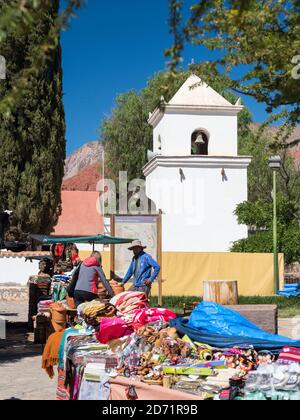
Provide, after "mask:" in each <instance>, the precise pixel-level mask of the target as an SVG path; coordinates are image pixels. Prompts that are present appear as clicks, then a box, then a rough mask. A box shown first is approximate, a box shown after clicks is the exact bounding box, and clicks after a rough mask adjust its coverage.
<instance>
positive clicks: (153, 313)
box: [132, 308, 176, 330]
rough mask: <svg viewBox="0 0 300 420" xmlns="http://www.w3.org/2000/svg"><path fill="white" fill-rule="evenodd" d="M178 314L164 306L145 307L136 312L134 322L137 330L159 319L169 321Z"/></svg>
mask: <svg viewBox="0 0 300 420" xmlns="http://www.w3.org/2000/svg"><path fill="white" fill-rule="evenodd" d="M175 318H176V314H175V313H174V312H172V311H169V310H168V309H163V308H144V309H139V310H137V311H135V312H134V316H133V318H132V324H133V327H134V329H135V330H138V329H139V328H140V327H143V326H144V325H146V324H151V323H153V322H157V321H163V322H168V321H169V320H170V319H175Z"/></svg>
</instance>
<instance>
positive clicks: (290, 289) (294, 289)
mask: <svg viewBox="0 0 300 420" xmlns="http://www.w3.org/2000/svg"><path fill="white" fill-rule="evenodd" d="M277 294H278V295H279V296H284V297H287V298H289V297H294V296H300V284H298V283H292V284H285V285H284V289H283V290H280V291H279V292H277Z"/></svg>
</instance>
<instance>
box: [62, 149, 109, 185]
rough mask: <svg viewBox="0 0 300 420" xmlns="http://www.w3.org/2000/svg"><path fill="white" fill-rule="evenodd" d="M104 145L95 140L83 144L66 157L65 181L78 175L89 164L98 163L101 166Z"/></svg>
mask: <svg viewBox="0 0 300 420" xmlns="http://www.w3.org/2000/svg"><path fill="white" fill-rule="evenodd" d="M102 156H103V145H102V143H101V142H98V141H93V142H90V143H87V144H85V145H83V146H82V147H81V148H80V149H78V150H76V151H75V152H74V153H72V154H71V156H69V157H68V158H67V159H66V164H65V177H64V181H66V180H68V179H70V178H73V177H75V176H78V174H79V173H80V172H81V171H82V170H83V169H85V168H86V167H88V166H93V165H95V164H98V165H99V167H101V162H102V159H103V157H102Z"/></svg>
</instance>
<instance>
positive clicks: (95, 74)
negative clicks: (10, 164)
mask: <svg viewBox="0 0 300 420" xmlns="http://www.w3.org/2000/svg"><path fill="white" fill-rule="evenodd" d="M171 44H172V37H171V36H170V34H169V28H168V0H126V1H125V0H114V1H107V0H87V4H86V6H84V8H83V9H81V10H80V11H79V13H78V16H77V18H75V19H73V20H72V21H71V24H70V27H69V29H68V30H67V31H66V32H63V34H62V48H63V70H64V104H65V111H66V120H67V153H68V154H70V153H71V152H72V151H74V150H76V149H77V148H79V147H80V146H82V145H83V144H84V143H87V142H89V141H92V140H97V139H99V134H98V132H97V129H98V128H99V127H100V125H101V121H102V120H103V118H104V117H105V116H107V115H109V114H110V113H111V110H112V108H113V106H114V99H115V97H116V96H117V95H118V94H120V93H123V92H126V91H128V90H130V89H137V90H138V89H141V88H143V87H144V86H145V84H146V82H147V80H148V79H149V78H151V76H152V75H153V74H154V73H155V72H157V71H160V70H164V69H165V68H166V61H167V60H166V58H165V57H164V54H163V53H164V50H165V49H166V48H168V47H169V46H170V45H171ZM205 55H206V54H205V53H204V52H203V50H202V49H200V48H199V47H197V48H196V47H188V48H187V49H186V51H185V54H184V62H183V66H184V67H186V66H187V65H188V63H190V62H191V60H192V58H194V59H195V61H196V62H198V61H200V60H201V59H207V58H208V57H207V56H205ZM245 102H246V105H248V106H249V107H250V109H251V111H252V113H253V115H254V120H255V121H258V122H261V121H264V120H265V119H266V114H265V112H264V106H263V105H262V104H257V103H256V102H255V101H254V100H253V99H250V98H245Z"/></svg>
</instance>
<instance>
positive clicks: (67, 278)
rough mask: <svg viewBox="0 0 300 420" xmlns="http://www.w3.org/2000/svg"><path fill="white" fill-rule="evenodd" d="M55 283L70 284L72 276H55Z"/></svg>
mask: <svg viewBox="0 0 300 420" xmlns="http://www.w3.org/2000/svg"><path fill="white" fill-rule="evenodd" d="M52 278H53V281H54V282H62V283H68V282H69V281H70V280H71V276H70V275H67V274H55V275H54V276H53V277H52Z"/></svg>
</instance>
